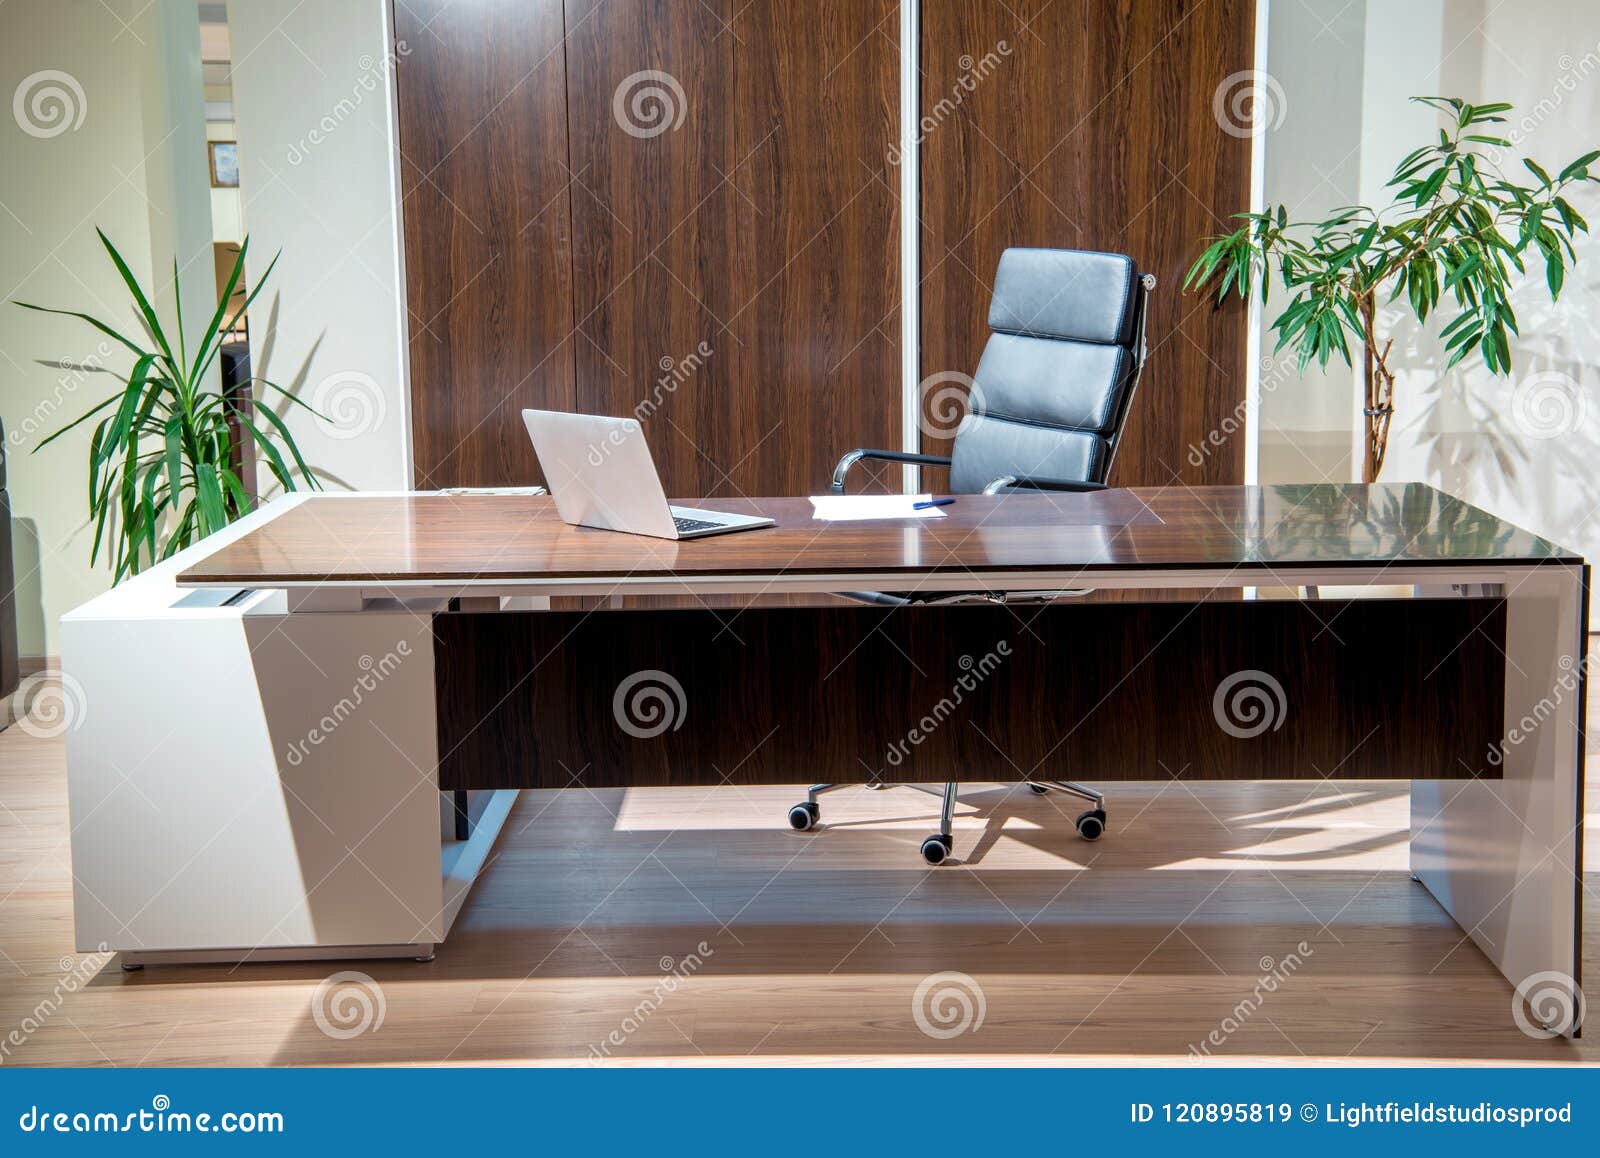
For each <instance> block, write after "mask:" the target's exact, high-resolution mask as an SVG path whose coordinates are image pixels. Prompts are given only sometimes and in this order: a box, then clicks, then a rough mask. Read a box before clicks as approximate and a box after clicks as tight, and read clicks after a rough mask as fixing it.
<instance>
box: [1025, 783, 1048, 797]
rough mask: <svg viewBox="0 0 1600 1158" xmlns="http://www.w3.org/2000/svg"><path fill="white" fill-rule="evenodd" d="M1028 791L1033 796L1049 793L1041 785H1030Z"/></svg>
mask: <svg viewBox="0 0 1600 1158" xmlns="http://www.w3.org/2000/svg"><path fill="white" fill-rule="evenodd" d="M1028 791H1029V792H1031V793H1033V794H1034V795H1035V796H1043V795H1044V794H1045V793H1046V792H1049V791H1050V789H1048V788H1046V787H1045V786H1044V785H1043V784H1030V785H1028Z"/></svg>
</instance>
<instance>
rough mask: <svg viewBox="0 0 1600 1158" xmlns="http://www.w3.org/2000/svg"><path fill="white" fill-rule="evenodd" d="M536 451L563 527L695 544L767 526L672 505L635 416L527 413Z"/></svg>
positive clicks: (745, 517)
mask: <svg viewBox="0 0 1600 1158" xmlns="http://www.w3.org/2000/svg"><path fill="white" fill-rule="evenodd" d="M522 421H523V422H525V423H526V424H527V427H528V437H529V438H531V439H533V451H534V453H535V454H537V455H538V456H539V465H540V467H542V468H543V469H544V477H545V481H546V482H547V483H548V484H549V485H550V493H551V494H552V495H554V496H555V500H556V510H557V511H559V512H561V518H562V520H563V521H564V522H568V523H571V524H572V525H573V526H576V527H599V528H601V529H603V530H607V531H626V532H627V533H628V534H630V535H653V536H655V537H656V538H658V539H698V538H702V537H703V536H705V535H720V534H723V533H724V532H726V531H748V530H750V529H752V528H754V527H770V526H772V520H771V519H768V518H764V517H761V516H757V515H730V514H727V513H725V512H723V511H700V510H695V509H694V508H692V507H673V506H668V505H667V495H666V492H665V491H663V490H662V489H661V476H660V475H658V474H657V473H656V464H655V460H654V459H652V458H651V457H650V447H649V446H647V445H646V444H645V440H644V429H643V428H642V427H641V426H640V425H639V423H638V422H636V421H635V420H634V419H632V418H605V417H603V416H601V415H598V414H566V413H563V412H561V411H556V410H524V411H523V412H522Z"/></svg>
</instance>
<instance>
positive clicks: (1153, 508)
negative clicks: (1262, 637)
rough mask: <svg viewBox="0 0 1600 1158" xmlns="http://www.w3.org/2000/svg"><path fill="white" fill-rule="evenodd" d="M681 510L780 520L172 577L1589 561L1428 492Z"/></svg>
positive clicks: (337, 578) (290, 543) (408, 550)
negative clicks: (914, 510)
mask: <svg viewBox="0 0 1600 1158" xmlns="http://www.w3.org/2000/svg"><path fill="white" fill-rule="evenodd" d="M678 501H680V502H683V503H686V504H690V505H694V506H699V507H704V508H708V509H711V510H721V511H730V512H739V513H745V514H763V515H768V516H770V517H772V518H773V519H774V520H776V523H777V525H776V526H774V527H772V528H768V529H763V530H757V531H745V532H740V533H738V534H732V535H718V536H714V537H712V538H708V539H699V540H692V541H688V542H673V541H671V540H665V539H651V538H645V537H642V536H638V535H623V534H617V533H615V532H611V531H599V530H594V529H592V528H588V527H571V526H568V525H567V524H565V523H563V522H562V521H561V519H560V517H559V516H558V515H557V513H556V509H555V503H554V500H552V499H551V498H549V497H548V496H543V495H541V496H523V495H472V496H461V495H426V494H419V495H397V496H371V497H368V496H333V495H312V496H307V497H305V498H304V499H302V500H301V501H300V502H298V503H297V504H295V505H293V506H292V507H289V508H288V509H287V510H285V511H283V513H282V514H280V515H279V516H278V517H277V518H275V519H272V520H270V521H269V522H266V523H263V524H261V525H260V526H259V527H257V528H256V529H254V530H253V531H251V532H250V533H249V534H246V535H243V536H240V537H239V538H238V539H236V540H234V541H233V542H231V543H229V544H227V545H226V546H224V547H222V548H221V549H220V550H218V551H216V552H215V553H214V554H211V555H210V556H208V557H206V558H205V559H203V560H201V561H200V562H199V563H197V564H195V565H193V566H191V567H189V568H187V569H186V570H185V571H183V572H182V574H181V575H180V576H179V577H178V582H179V583H181V584H184V585H188V586H193V585H206V586H218V585H222V586H228V585H235V586H256V587H324V586H329V585H367V586H372V587H377V588H383V587H387V588H394V587H399V586H412V587H437V588H441V589H448V588H451V587H453V586H454V587H459V588H460V589H462V590H471V589H472V588H473V587H474V586H479V587H495V586H498V587H501V588H504V589H508V590H509V589H521V590H533V589H534V588H538V589H541V590H545V591H550V592H552V593H553V592H556V591H559V590H563V589H571V588H572V587H573V586H574V583H575V581H579V580H581V581H583V582H584V583H586V584H588V585H589V586H590V587H593V586H594V585H608V584H609V585H611V586H614V587H615V588H616V589H617V590H619V591H621V590H626V589H631V588H639V587H643V586H646V585H649V584H656V585H658V586H659V587H661V588H662V589H670V588H677V587H696V588H699V589H701V590H706V589H710V588H711V587H713V586H716V585H718V584H721V585H723V586H726V584H727V582H728V581H729V580H732V579H735V578H737V577H748V578H749V579H751V580H752V581H753V582H752V584H751V585H750V588H749V589H750V590H752V591H754V590H778V589H781V586H780V584H796V583H798V582H800V581H804V580H818V581H824V582H826V581H828V580H830V579H832V578H833V577H838V578H840V579H841V580H847V579H849V578H850V577H857V578H859V577H864V576H871V577H873V578H874V579H878V578H883V579H885V580H893V579H894V578H895V577H899V578H901V579H902V580H912V581H915V582H916V583H917V585H919V586H923V587H928V586H941V587H949V586H960V585H963V584H973V583H974V581H975V580H976V579H978V577H980V576H984V577H986V576H1005V575H1020V574H1027V573H1040V572H1047V571H1048V572H1054V574H1052V575H1050V576H1049V577H1048V578H1049V580H1050V581H1051V582H1053V583H1055V584H1056V585H1058V586H1063V587H1071V586H1074V582H1073V580H1074V578H1075V576H1079V575H1083V576H1087V575H1092V574H1095V573H1099V572H1107V571H1149V572H1156V571H1160V572H1182V571H1188V570H1208V571H1211V570H1223V571H1230V572H1236V573H1237V574H1238V577H1239V580H1240V582H1243V583H1270V582H1272V581H1273V576H1274V574H1275V573H1282V575H1283V576H1285V577H1286V578H1285V581H1286V582H1294V581H1295V580H1294V579H1292V578H1288V576H1289V575H1290V573H1291V572H1294V571H1296V570H1299V569H1302V568H1315V569H1317V570H1319V571H1325V570H1328V569H1332V570H1344V569H1349V570H1352V571H1357V570H1371V569H1373V568H1384V567H1394V566H1400V565H1404V566H1405V567H1407V568H1448V567H1452V566H1472V567H1481V566H1485V565H1496V564H1507V565H1511V564H1516V565H1524V564H1545V563H1556V564H1562V563H1565V564H1569V565H1570V564H1578V563H1581V560H1580V559H1578V557H1577V556H1575V555H1573V554H1571V553H1569V552H1567V551H1565V550H1563V549H1562V548H1560V547H1558V546H1556V545H1555V544H1553V543H1551V542H1549V541H1548V540H1545V539H1542V538H1540V537H1538V536H1537V535H1533V534H1530V533H1529V532H1527V531H1523V530H1521V529H1519V528H1517V527H1515V526H1513V525H1512V524H1510V523H1506V522H1503V521H1501V520H1500V519H1497V518H1495V517H1494V516H1493V515H1490V514H1488V513H1487V512H1484V511H1481V510H1479V509H1477V508H1476V507H1473V506H1470V505H1469V504H1467V503H1464V502H1462V501H1460V500H1459V499H1455V498H1452V497H1450V496H1449V495H1446V494H1443V493H1442V492H1440V491H1437V490H1435V489H1433V488H1432V487H1428V486H1424V485H1422V484H1395V485H1388V484H1374V485H1370V486H1363V485H1357V484H1351V485H1345V486H1339V485H1306V486H1274V487H1198V488H1172V489H1147V488H1138V489H1133V490H1115V491H1105V492H1100V493H1095V494H1083V495H1077V494H1013V495H1006V496H995V497H984V496H980V495H963V496H960V497H959V498H958V499H957V501H956V502H955V504H954V505H952V506H949V507H945V508H943V511H944V514H945V517H944V518H933V519H908V520H883V521H871V522H834V523H828V522H821V521H818V520H817V519H815V518H814V517H813V513H812V508H811V504H810V502H809V501H808V500H806V499H803V498H757V499H747V500H731V499H692V500H678ZM664 581H670V582H664ZM1301 581H1302V582H1303V581H1304V580H1301ZM1397 581H1403V580H1397ZM976 585H978V586H982V585H983V582H977V584H976ZM1030 585H1033V586H1037V584H1030ZM1079 585H1088V584H1079ZM1180 585H1181V584H1180Z"/></svg>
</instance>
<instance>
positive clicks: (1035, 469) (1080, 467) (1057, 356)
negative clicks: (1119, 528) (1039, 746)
mask: <svg viewBox="0 0 1600 1158" xmlns="http://www.w3.org/2000/svg"><path fill="white" fill-rule="evenodd" d="M1155 284H1156V283H1155V278H1154V277H1152V276H1151V275H1149V274H1144V275H1143V276H1141V275H1140V273H1139V271H1138V269H1137V268H1136V267H1135V266H1134V263H1133V259H1132V258H1130V257H1126V256H1124V255H1122V254H1119V253H1090V252H1085V251H1082V250H1068V249H1008V250H1006V251H1005V252H1004V253H1003V254H1001V255H1000V268H999V270H998V271H997V272H996V273H995V279H994V300H993V301H992V302H991V303H990V306H989V329H990V330H992V331H993V333H992V334H991V335H990V337H989V341H988V344H987V345H986V346H985V347H984V350H983V357H982V358H981V359H980V360H979V362H978V370H977V373H976V374H975V375H974V380H975V385H974V386H973V388H972V390H971V392H970V395H969V397H968V413H967V414H966V416H965V417H964V419H963V420H962V423H961V425H960V426H959V427H958V428H957V431H956V435H955V443H954V445H953V446H952V448H951V454H950V456H949V457H948V458H946V457H943V456H941V455H932V454H910V453H906V452H902V451H895V450H864V449H863V450H852V451H851V452H850V453H849V454H847V455H845V456H844V457H843V458H841V459H840V460H839V465H838V466H837V467H835V468H834V471H833V490H834V491H835V492H839V493H842V492H843V491H844V485H845V480H846V477H847V476H848V474H849V473H850V469H851V468H852V467H853V466H855V464H856V463H858V462H860V461H861V460H862V459H877V460H881V461H883V462H894V463H915V464H918V465H921V466H942V467H948V468H949V470H950V490H951V492H952V493H955V494H976V493H982V494H986V495H992V494H1007V493H1013V492H1016V491H1021V490H1036V491H1080V492H1081V491H1097V490H1104V489H1105V486H1106V479H1107V478H1108V477H1110V474H1111V464H1112V462H1113V461H1114V460H1115V458H1116V454H1117V444H1118V443H1119V442H1120V441H1121V438H1122V431H1123V427H1124V425H1125V424H1126V422H1127V418H1128V411H1129V407H1130V405H1131V403H1132V401H1133V394H1134V390H1135V389H1136V388H1137V387H1138V384H1139V376H1140V374H1141V373H1142V372H1143V370H1144V361H1145V354H1146V346H1145V316H1146V312H1147V309H1148V303H1149V296H1150V291H1151V290H1153V289H1154V288H1155ZM845 594H847V595H849V596H850V597H851V598H853V599H856V600H859V601H861V602H865V603H873V604H879V605H888V606H905V605H908V604H914V603H916V604H933V603H939V604H945V603H959V602H967V601H976V600H985V601H991V602H993V601H999V602H1007V601H1010V600H1011V599H1012V596H1010V595H1008V594H1007V593H1005V592H988V591H977V592H960V593H956V594H953V595H952V594H949V593H944V592H939V593H918V592H901V593H891V592H880V591H851V592H845ZM1073 594H1083V592H1045V593H1042V595H1041V593H1025V594H1022V595H1021V596H1019V598H1021V599H1027V600H1034V599H1039V598H1041V597H1042V598H1045V599H1051V598H1057V597H1060V596H1065V595H1073ZM842 787H844V785H842V784H813V785H812V786H811V789H810V791H809V792H808V793H807V796H806V799H805V800H804V801H802V802H801V803H799V804H796V805H795V806H794V807H793V808H791V809H790V810H789V824H790V826H791V827H793V828H796V829H799V830H801V831H805V830H807V829H810V828H813V827H815V826H816V825H817V823H818V822H819V821H820V820H821V817H822V812H821V809H820V807H819V806H818V804H817V797H818V796H819V795H821V794H822V793H824V792H828V791H831V790H832V789H834V788H842ZM869 787H884V785H876V784H875V785H869ZM910 787H917V786H916V785H911V786H910ZM1028 787H1029V789H1030V790H1031V791H1033V792H1035V793H1038V794H1039V795H1043V794H1044V793H1046V792H1049V791H1051V790H1052V789H1054V790H1056V791H1059V792H1065V793H1067V794H1068V795H1070V796H1075V797H1078V798H1080V799H1082V800H1086V801H1088V802H1089V803H1090V804H1091V805H1092V807H1091V808H1090V809H1089V810H1088V811H1086V812H1084V813H1082V814H1081V815H1080V816H1079V817H1078V818H1077V828H1078V833H1079V835H1080V836H1082V837H1083V838H1084V839H1086V840H1098V839H1099V838H1100V836H1101V834H1102V833H1104V832H1105V826H1106V812H1105V797H1104V795H1102V794H1101V793H1099V792H1096V791H1095V790H1094V789H1092V788H1086V787H1084V786H1083V785H1081V784H1074V783H1072V782H1070V781H1066V780H1052V781H1045V782H1030V783H1029V784H1028ZM957 788H958V785H956V784H954V783H950V784H946V785H945V786H944V793H943V796H944V804H943V808H942V809H941V811H940V817H939V831H938V832H936V833H934V834H933V835H932V836H930V837H928V838H927V839H926V840H924V841H923V842H922V857H923V859H924V860H926V861H927V862H928V863H929V864H935V865H936V864H940V863H942V862H943V861H944V860H945V858H946V857H948V856H949V855H950V851H951V848H952V846H953V841H952V839H951V836H950V828H951V817H952V814H953V813H954V812H955V806H956V792H957Z"/></svg>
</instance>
